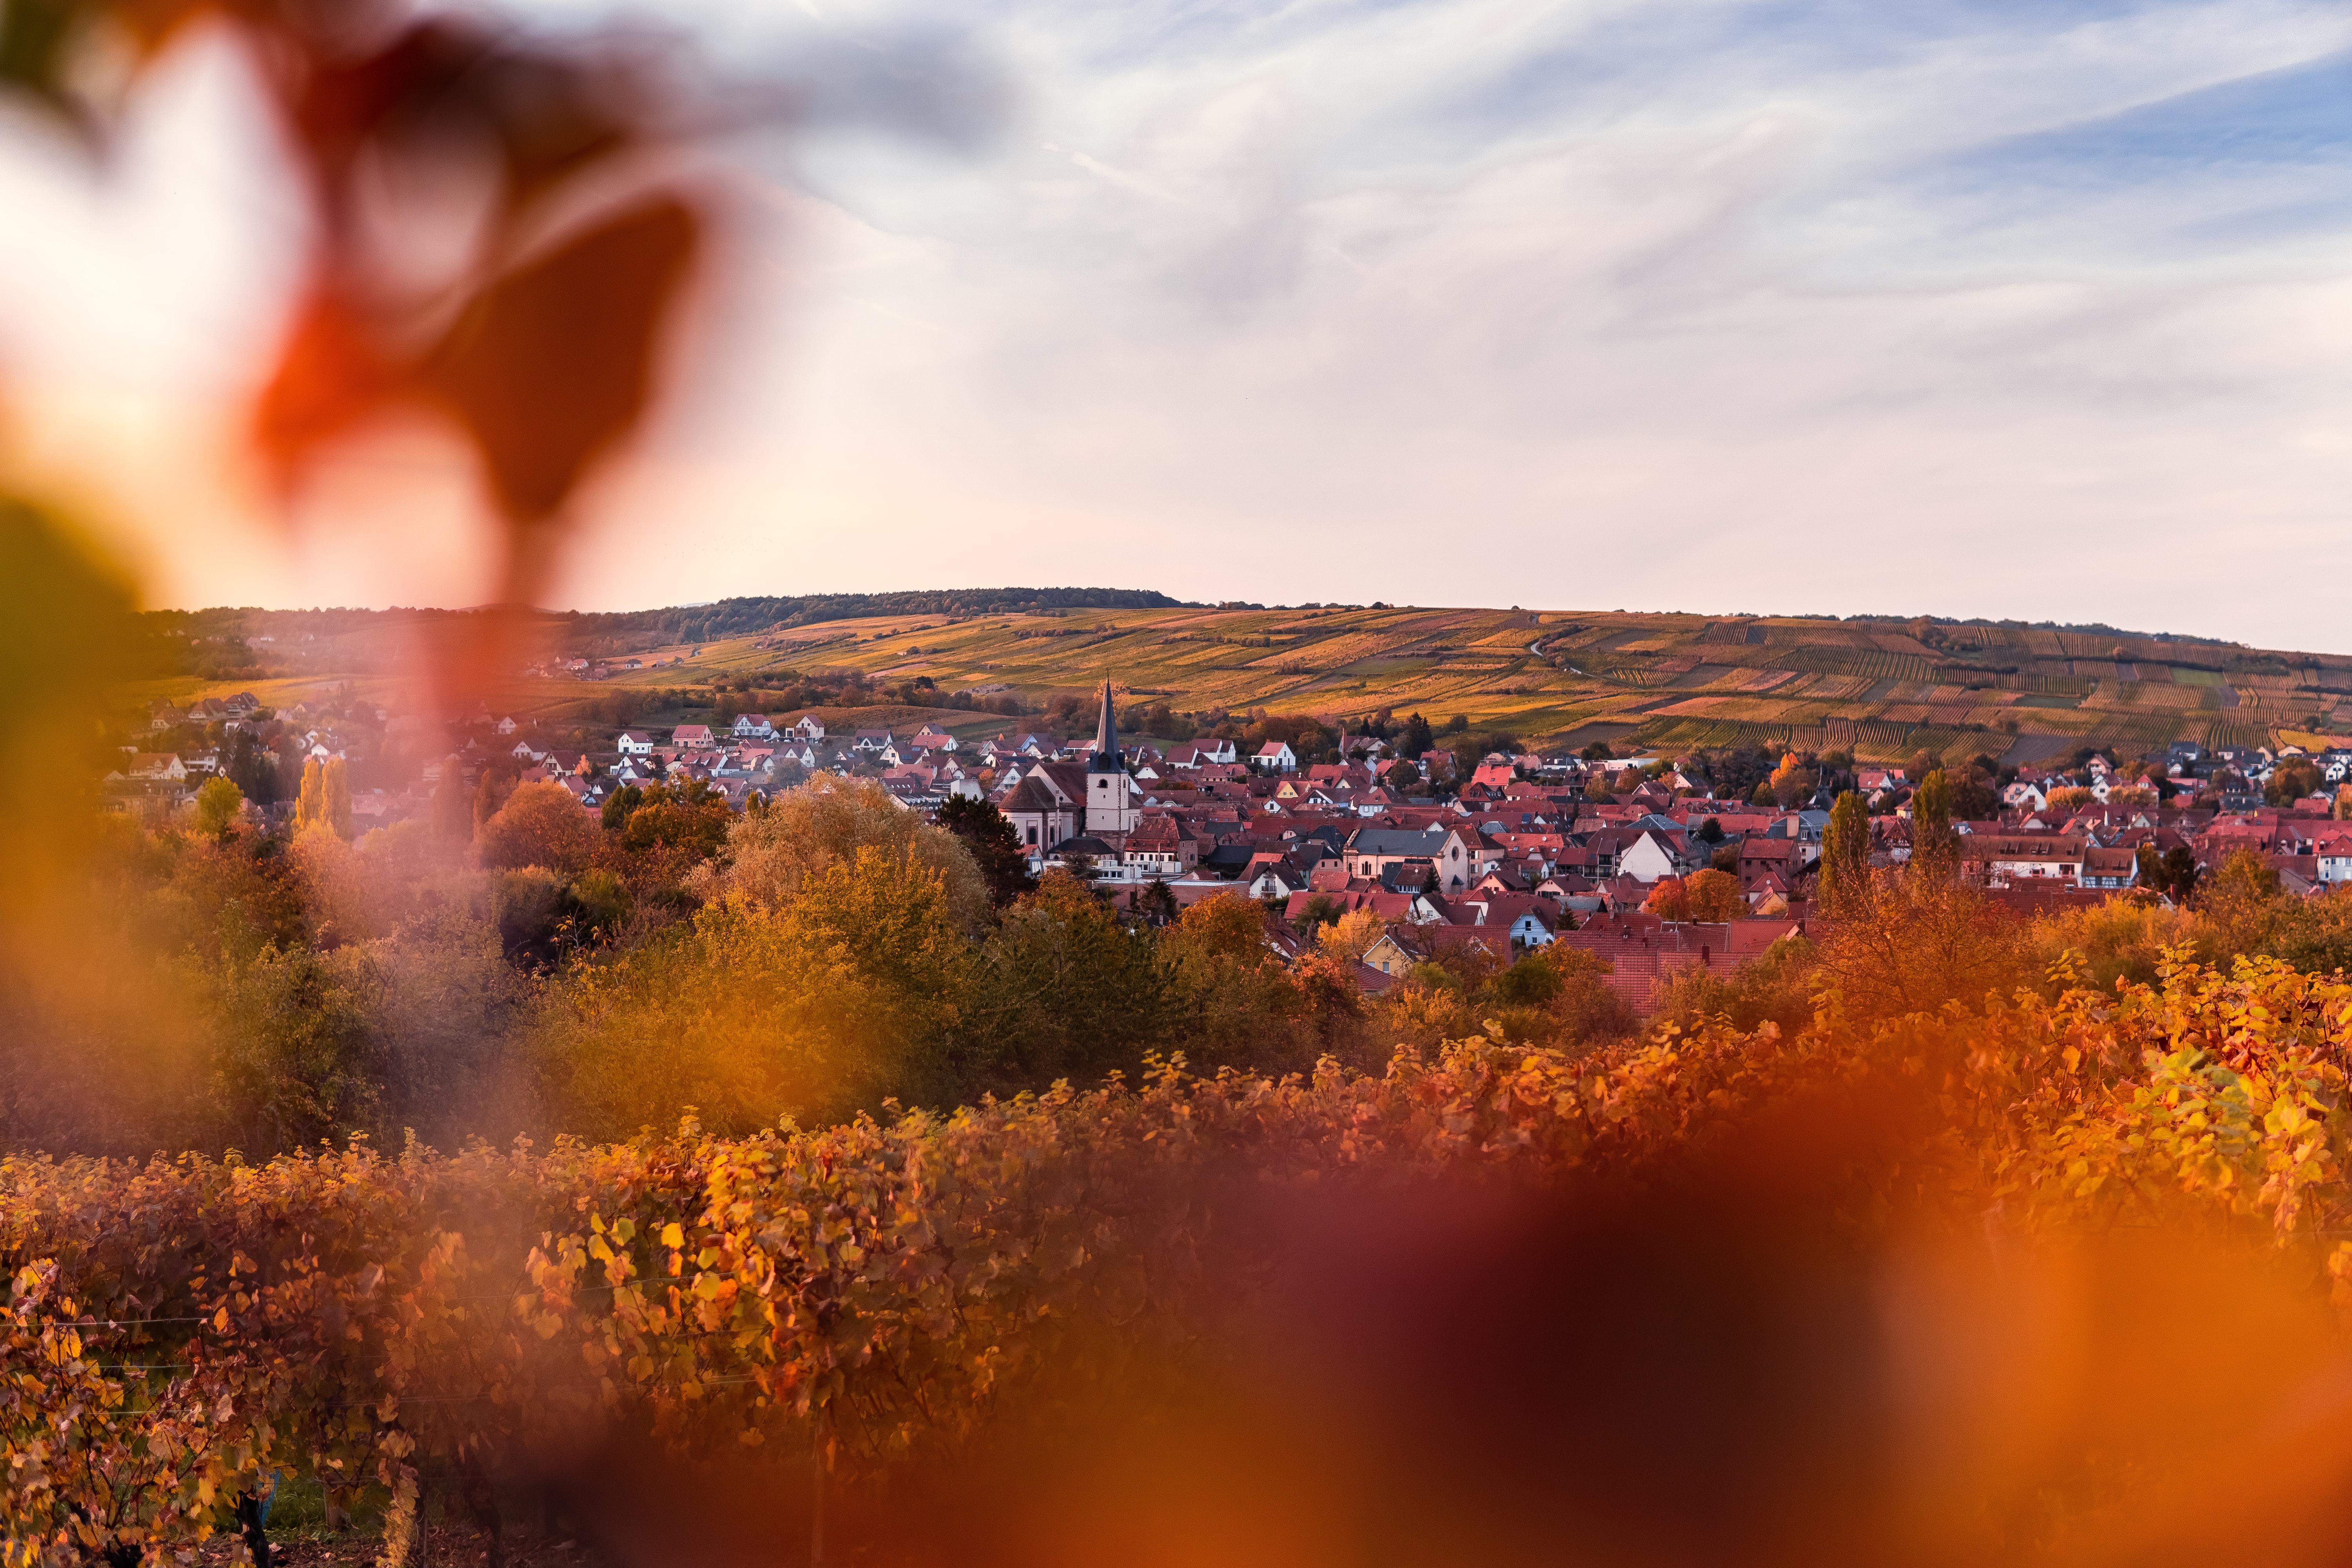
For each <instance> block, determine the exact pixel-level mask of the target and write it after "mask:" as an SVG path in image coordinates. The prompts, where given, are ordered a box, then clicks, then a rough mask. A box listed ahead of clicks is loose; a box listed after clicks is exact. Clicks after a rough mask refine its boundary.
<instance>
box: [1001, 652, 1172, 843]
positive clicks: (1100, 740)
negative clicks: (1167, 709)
mask: <svg viewBox="0 0 2352 1568" xmlns="http://www.w3.org/2000/svg"><path fill="white" fill-rule="evenodd" d="M1110 703H1111V698H1110V682H1109V681H1108V680H1106V681H1104V682H1103V689H1102V717H1101V719H1100V720H1099V721H1097V723H1096V725H1095V745H1094V751H1093V752H1092V753H1091V754H1090V755H1089V756H1088V757H1087V760H1086V761H1085V762H1084V763H1054V762H1043V763H1035V764H1034V765H1033V766H1031V768H1030V769H1029V771H1028V773H1027V775H1026V776H1024V778H1023V779H1022V781H1021V783H1020V784H1019V786H1018V787H1016V788H1015V789H1014V790H1013V793H1012V794H1011V795H1008V796H1006V797H1005V798H1004V799H1003V800H1001V801H999V802H997V807H998V809H999V810H1001V811H1003V813H1004V817H1005V820H1006V821H1008V822H1010V823H1012V824H1013V832H1014V834H1016V835H1017V836H1018V837H1020V840H1021V847H1022V849H1023V850H1024V852H1025V853H1026V854H1027V855H1028V857H1029V858H1030V859H1031V860H1032V861H1033V862H1034V861H1041V860H1043V859H1044V858H1045V857H1046V856H1048V855H1055V854H1063V855H1095V856H1103V855H1112V856H1115V855H1117V854H1118V852H1119V850H1120V849H1121V848H1122V847H1124V846H1125V845H1126V843H1127V838H1128V836H1129V834H1131V833H1133V832H1134V831H1135V827H1136V824H1137V823H1139V822H1140V821H1141V820H1142V819H1143V795H1142V792H1141V791H1140V790H1139V789H1137V788H1136V785H1135V781H1134V780H1133V779H1131V778H1129V776H1128V773H1127V757H1126V755H1125V753H1123V752H1120V750H1119V749H1118V723H1117V721H1115V720H1114V719H1113V718H1112V716H1111V706H1110ZM1089 839H1091V840H1093V841H1094V842H1092V843H1087V842H1086V841H1087V840H1089Z"/></svg>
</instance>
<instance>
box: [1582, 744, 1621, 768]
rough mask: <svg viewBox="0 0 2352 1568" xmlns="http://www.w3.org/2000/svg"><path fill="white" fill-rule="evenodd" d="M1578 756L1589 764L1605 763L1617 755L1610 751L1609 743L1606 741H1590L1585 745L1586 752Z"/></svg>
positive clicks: (1583, 751)
mask: <svg viewBox="0 0 2352 1568" xmlns="http://www.w3.org/2000/svg"><path fill="white" fill-rule="evenodd" d="M1576 754H1577V755H1578V756H1580V757H1582V758H1583V759H1584V760H1585V761H1586V762H1588V763H1605V762H1607V761H1608V760H1609V759H1610V758H1611V757H1612V756H1613V755H1615V753H1614V752H1612V751H1610V749H1609V742H1606V741H1589V742H1586V743H1585V747H1584V750H1582V751H1580V752H1577V753H1576Z"/></svg>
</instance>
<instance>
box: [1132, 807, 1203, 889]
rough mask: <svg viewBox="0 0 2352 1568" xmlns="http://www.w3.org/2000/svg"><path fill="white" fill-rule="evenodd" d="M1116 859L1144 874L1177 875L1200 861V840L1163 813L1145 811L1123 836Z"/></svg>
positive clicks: (1153, 875)
mask: <svg viewBox="0 0 2352 1568" xmlns="http://www.w3.org/2000/svg"><path fill="white" fill-rule="evenodd" d="M1119 859H1120V861H1121V863H1122V864H1125V865H1128V866H1130V867H1134V868H1139V869H1140V870H1141V871H1142V872H1143V873H1144V874H1145V875H1146V876H1150V877H1158V878H1160V879H1163V880H1164V879H1168V878H1171V877H1181V876H1182V875H1184V874H1185V873H1186V872H1188V871H1190V870H1192V868H1193V867H1195V866H1197V865H1199V864H1200V861H1201V841H1200V840H1199V839H1198V838H1196V837H1193V835H1192V830H1191V829H1190V828H1188V827H1186V826H1184V825H1183V824H1182V823H1181V822H1179V821H1178V820H1177V819H1176V818H1174V817H1172V816H1169V815H1168V814H1167V813H1165V812H1151V811H1148V812H1145V813H1144V814H1143V816H1142V817H1141V819H1140V820H1139V821H1138V822H1137V823H1136V825H1135V829H1134V831H1133V832H1131V833H1129V835H1128V836H1127V842H1126V843H1125V844H1124V845H1122V846H1121V847H1120V848H1119Z"/></svg>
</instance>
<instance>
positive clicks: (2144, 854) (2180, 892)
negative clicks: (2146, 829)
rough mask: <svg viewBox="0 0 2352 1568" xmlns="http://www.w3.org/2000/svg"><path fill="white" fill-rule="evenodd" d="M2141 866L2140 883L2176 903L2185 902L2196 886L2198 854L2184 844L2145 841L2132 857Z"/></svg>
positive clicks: (2135, 863) (2138, 868)
mask: <svg viewBox="0 0 2352 1568" xmlns="http://www.w3.org/2000/svg"><path fill="white" fill-rule="evenodd" d="M2132 860H2133V864H2134V865H2135V866H2136V867H2137V870H2138V882H2139V885H2140V886H2141V887H2143V888H2145V889H2147V890H2148V891H2149V892H2152V893H2161V894H2163V895H2164V896H2165V897H2167V898H2168V899H2170V900H2172V901H2173V902H2174V903H2177V904H2178V903H2186V902H2187V901H2188V900H2189V894H2190V893H2192V892H2194V891H2195V890H2196V888H2197V857H2196V856H2195V855H2194V854H2193V853H2192V852H2191V851H2190V850H2189V847H2188V846H2187V845H2185V844H2179V845H2175V846H2174V847H2172V848H2170V849H2168V850H2167V849H2158V847H2156V846H2155V845H2153V844H2143V845H2141V846H2140V847H2139V849H2138V851H2137V853H2136V854H2135V855H2134V856H2133V857H2132Z"/></svg>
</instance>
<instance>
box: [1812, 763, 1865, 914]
mask: <svg viewBox="0 0 2352 1568" xmlns="http://www.w3.org/2000/svg"><path fill="white" fill-rule="evenodd" d="M1869 881H1870V816H1869V814H1868V813H1867V812H1865V811H1864V809H1863V805H1862V796H1860V795H1856V794H1854V792H1853V791H1852V790H1847V791H1845V792H1843V794H1841V795H1839V796H1838V797H1837V804H1836V805H1832V807H1830V825H1829V826H1828V827H1827V828H1825V829H1823V831H1822V863H1821V879H1820V882H1819V885H1818V891H1817V893H1816V899H1817V901H1818V902H1819V904H1820V907H1821V911H1822V913H1823V914H1824V915H1827V916H1829V917H1830V918H1831V919H1832V920H1835V919H1838V918H1840V917H1841V916H1842V915H1843V914H1844V912H1845V911H1846V910H1849V909H1852V908H1856V907H1858V906H1859V904H1860V903H1861V901H1862V899H1863V896H1864V891H1865V889H1866V888H1867V885H1868V883H1869Z"/></svg>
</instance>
